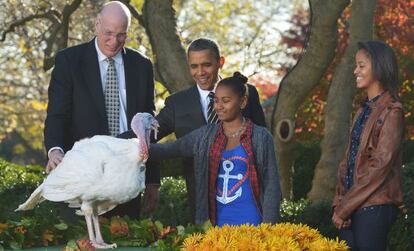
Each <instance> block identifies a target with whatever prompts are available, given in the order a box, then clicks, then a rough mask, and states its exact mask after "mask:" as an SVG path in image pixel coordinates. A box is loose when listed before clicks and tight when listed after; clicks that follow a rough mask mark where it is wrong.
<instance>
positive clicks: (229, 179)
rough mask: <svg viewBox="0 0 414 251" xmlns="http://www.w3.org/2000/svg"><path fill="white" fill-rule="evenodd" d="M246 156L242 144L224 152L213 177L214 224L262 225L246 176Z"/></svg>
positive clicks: (248, 179)
mask: <svg viewBox="0 0 414 251" xmlns="http://www.w3.org/2000/svg"><path fill="white" fill-rule="evenodd" d="M247 163H248V156H247V153H246V151H245V150H244V148H243V146H242V145H238V146H237V147H235V148H234V149H231V150H224V151H223V152H222V155H221V161H220V167H219V170H218V176H217V189H216V190H217V191H216V202H217V225H218V226H223V225H225V224H227V225H241V224H246V223H249V224H252V225H258V224H260V223H262V215H261V214H260V210H259V209H258V207H257V205H256V202H255V200H254V196H253V190H252V187H251V185H250V178H249V177H248V173H247Z"/></svg>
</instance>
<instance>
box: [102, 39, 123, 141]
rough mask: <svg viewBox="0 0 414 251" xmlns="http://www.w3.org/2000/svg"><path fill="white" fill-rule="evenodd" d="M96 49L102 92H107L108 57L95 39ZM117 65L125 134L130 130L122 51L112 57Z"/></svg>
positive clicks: (121, 118) (121, 120) (120, 121)
mask: <svg viewBox="0 0 414 251" xmlns="http://www.w3.org/2000/svg"><path fill="white" fill-rule="evenodd" d="M95 48H96V52H97V54H98V61H99V71H100V73H101V83H102V90H103V91H104V92H105V87H106V79H107V76H106V74H107V69H108V62H107V60H106V59H107V58H108V57H107V56H106V55H105V54H103V53H102V51H101V50H100V49H99V47H98V42H97V41H96V38H95ZM112 59H113V60H114V63H115V68H116V75H117V79H118V84H119V101H120V102H119V103H120V107H119V108H120V110H119V133H123V132H125V131H127V130H128V122H127V117H126V86H125V71H124V60H123V59H122V54H121V51H119V52H118V53H117V54H116V55H115V56H114V57H112Z"/></svg>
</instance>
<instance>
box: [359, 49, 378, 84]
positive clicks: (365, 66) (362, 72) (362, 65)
mask: <svg viewBox="0 0 414 251" xmlns="http://www.w3.org/2000/svg"><path fill="white" fill-rule="evenodd" d="M355 63H356V67H355V70H354V75H355V77H356V84H357V87H358V88H360V89H368V88H369V87H371V86H372V85H377V84H379V82H378V80H376V79H375V78H374V73H373V71H372V63H371V58H370V56H369V55H368V53H367V52H366V51H365V50H359V51H358V52H357V54H356V56H355Z"/></svg>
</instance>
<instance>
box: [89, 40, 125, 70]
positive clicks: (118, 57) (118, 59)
mask: <svg viewBox="0 0 414 251" xmlns="http://www.w3.org/2000/svg"><path fill="white" fill-rule="evenodd" d="M95 49H96V53H97V54H98V61H99V63H101V62H102V61H105V60H106V59H107V58H108V57H107V56H106V55H105V54H103V52H102V51H101V50H100V49H99V46H98V40H97V38H95ZM121 51H122V50H120V51H119V52H118V53H117V54H116V55H115V56H114V57H112V59H113V60H114V61H115V63H117V64H123V60H122V53H121Z"/></svg>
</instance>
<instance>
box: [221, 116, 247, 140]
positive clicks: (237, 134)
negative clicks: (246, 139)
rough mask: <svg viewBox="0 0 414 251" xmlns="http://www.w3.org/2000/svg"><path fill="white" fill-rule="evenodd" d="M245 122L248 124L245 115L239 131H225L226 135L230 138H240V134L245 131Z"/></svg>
mask: <svg viewBox="0 0 414 251" xmlns="http://www.w3.org/2000/svg"><path fill="white" fill-rule="evenodd" d="M245 124H246V119H245V118H244V117H243V122H242V124H241V126H240V128H239V129H238V130H237V131H235V132H233V133H229V132H226V131H224V135H226V136H227V137H228V138H238V137H240V135H241V134H242V133H243V131H244V129H245Z"/></svg>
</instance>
